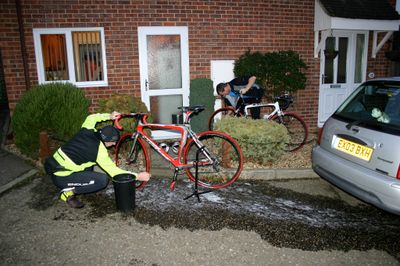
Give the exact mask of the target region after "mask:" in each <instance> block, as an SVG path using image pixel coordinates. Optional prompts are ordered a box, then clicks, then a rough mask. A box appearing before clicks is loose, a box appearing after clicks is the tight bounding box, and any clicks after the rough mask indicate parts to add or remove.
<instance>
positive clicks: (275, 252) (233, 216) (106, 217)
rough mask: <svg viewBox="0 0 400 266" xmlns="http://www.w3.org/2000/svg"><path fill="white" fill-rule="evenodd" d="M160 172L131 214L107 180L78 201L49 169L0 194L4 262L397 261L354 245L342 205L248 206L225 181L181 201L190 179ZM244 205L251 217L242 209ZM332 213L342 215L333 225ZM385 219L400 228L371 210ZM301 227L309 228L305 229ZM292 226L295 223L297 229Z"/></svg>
mask: <svg viewBox="0 0 400 266" xmlns="http://www.w3.org/2000/svg"><path fill="white" fill-rule="evenodd" d="M159 182H160V183H156V182H153V184H154V186H150V187H149V188H148V189H147V190H145V191H143V193H137V198H138V199H137V205H138V206H137V209H136V210H135V214H134V215H126V214H121V213H119V212H116V211H115V206H114V201H113V199H112V198H110V197H112V190H110V189H108V190H105V191H103V192H102V193H98V194H95V195H92V196H86V197H84V198H83V200H84V202H85V203H86V204H87V206H86V207H85V208H83V209H79V210H75V209H69V208H67V207H66V206H65V204H64V203H62V202H59V201H58V200H57V199H56V198H55V197H54V195H56V190H55V189H54V187H53V186H52V185H51V184H49V183H48V182H47V181H46V180H45V179H42V178H36V179H34V180H33V182H31V183H29V184H26V185H25V186H22V187H20V188H16V189H13V190H11V191H10V192H8V193H6V194H4V195H2V196H1V199H0V212H1V217H0V236H1V237H0V263H1V265H39V264H40V265H65V264H69V265H230V266H231V265H322V264H325V265H399V262H398V261H397V260H396V259H395V258H394V256H393V255H394V254H389V253H388V252H387V251H385V250H377V249H375V248H374V247H373V246H370V245H371V244H368V243H366V244H365V246H364V247H363V246H362V244H361V245H360V246H358V247H356V248H352V247H351V245H357V244H360V241H361V242H363V239H360V240H357V239H356V238H357V237H358V236H359V235H357V234H354V233H351V232H350V231H352V230H353V231H354V228H357V227H358V226H360V224H356V225H354V228H353V229H351V230H350V229H349V228H347V229H345V228H343V225H341V224H340V222H342V221H343V219H339V218H338V219H336V217H337V216H340V215H342V214H343V212H341V211H334V210H332V211H325V213H323V215H320V216H318V217H319V218H318V219H317V216H315V217H314V218H313V217H312V216H310V215H305V214H304V212H306V213H307V212H308V210H307V209H308V208H309V206H308V204H307V200H306V204H303V205H301V204H299V203H298V202H296V200H294V199H292V198H291V197H290V196H288V197H285V196H283V198H284V200H279V198H277V199H274V200H271V199H267V198H264V199H263V200H264V201H265V202H272V203H269V204H268V205H267V204H266V205H264V206H259V207H257V203H255V202H251V204H250V205H248V206H247V205H246V204H245V203H244V202H242V203H240V202H239V201H240V200H239V199H238V198H231V197H228V196H227V194H224V193H228V192H224V191H221V193H220V194H218V193H214V192H213V193H209V194H204V195H202V196H200V197H201V200H202V201H201V203H198V202H197V199H196V198H190V199H188V200H186V201H184V200H183V197H184V196H187V195H189V194H190V193H191V186H189V185H188V184H187V183H185V182H181V183H179V184H178V186H177V188H176V190H175V191H174V192H170V191H169V190H168V184H167V183H162V182H163V181H159ZM253 186H254V184H252V183H241V184H239V186H237V187H234V188H232V190H230V191H234V190H236V192H235V193H236V194H237V193H240V191H244V190H246V193H244V194H246V195H247V196H246V197H248V200H250V199H251V198H252V195H254V197H258V196H256V194H257V193H259V192H257V189H254V188H255V187H253ZM282 195H284V193H283V194H282ZM253 200H254V199H253ZM228 201H231V202H233V203H234V204H230V203H227V202H228ZM235 202H236V203H235ZM235 204H236V205H235ZM237 204H238V205H237ZM240 204H242V205H240ZM224 205H225V206H226V208H224ZM233 205H235V206H239V207H240V208H236V209H235V208H234V207H232V206H233ZM259 205H263V204H259ZM297 205H298V206H297ZM213 206H214V207H215V208H213ZM251 206H252V207H251ZM265 206H268V207H267V209H268V210H269V211H268V210H265V208H266V207H265ZM299 206H300V207H299ZM250 207H251V208H250ZM247 208H250V210H247ZM280 208H289V209H287V210H286V209H285V210H286V212H288V211H290V212H291V211H294V210H296V212H293V213H291V214H292V217H293V219H297V222H296V223H289V222H288V221H287V217H278V218H276V217H272V216H273V215H274V214H275V215H276V213H278V211H277V210H278V209H280ZM321 208H322V207H321ZM346 208H353V207H351V206H346ZM357 208H358V207H357ZM363 208H364V207H363ZM205 209H207V210H208V209H212V210H211V211H210V212H205V211H204V210H205ZM322 209H326V206H325V207H323V208H322ZM261 210H264V214H263V211H261ZM366 210H367V211H371V210H370V209H369V208H367V209H366ZM318 211H320V210H319V209H318V208H317V210H316V212H318ZM251 212H253V213H251ZM171 213H172V214H171ZM174 213H175V214H176V215H173V214H174ZM268 213H269V214H271V215H272V216H269V217H267V218H265V217H264V218H263V221H264V224H263V226H261V227H260V226H258V227H257V225H256V223H257V222H258V221H261V220H258V218H254V217H260V216H266V215H267V214H268ZM246 215H248V216H249V217H250V219H252V221H248V220H246V219H244V220H243V219H241V218H240V217H242V216H246ZM329 216H331V218H332V219H329ZM307 217H308V218H307ZM310 217H311V218H310ZM360 217H361V216H359V217H358V218H357V216H356V217H355V218H354V217H350V216H346V217H345V219H344V220H345V221H346V219H354V220H357V221H358V222H360V221H359V218H360ZM265 219H266V220H265ZM265 221H267V222H265ZM327 221H336V223H331V224H330V225H328V229H327V226H326V222H327ZM347 221H348V220H347ZM361 222H362V221H361ZM364 222H368V221H367V220H365V221H364ZM379 222H384V223H386V226H391V227H393V228H394V229H395V231H396V230H397V231H396V232H397V233H398V230H399V228H400V226H399V222H396V219H393V217H391V216H387V217H386V218H384V219H383V221H377V220H374V219H372V220H371V221H370V222H369V223H379ZM235 224H238V226H236V227H235ZM296 224H298V225H299V226H296ZM239 225H240V226H239ZM262 228H264V229H265V230H263V229H262ZM310 228H311V229H312V230H314V232H315V234H316V235H317V234H319V233H321V232H322V231H321V230H320V229H321V228H325V229H327V230H328V231H327V232H328V233H334V234H336V235H339V237H336V238H335V237H334V236H333V235H332V237H331V238H332V239H336V240H335V241H330V240H329V238H330V237H329V236H324V237H323V238H322V240H319V242H320V243H313V241H312V237H311V236H310V235H312V233H310V232H313V231H312V230H311V231H310ZM368 228H370V227H368ZM303 229H307V230H306V231H304V234H303V233H301V230H303ZM329 230H331V231H329ZM346 230H347V231H346ZM372 230H375V229H372ZM287 232H289V234H288V233H287ZM290 232H293V233H294V234H293V236H294V237H293V238H290ZM295 232H299V233H298V235H296V234H297V233H295ZM371 233H372V234H373V233H374V232H371ZM307 235H308V236H307ZM345 236H347V237H348V238H350V239H348V240H346V237H345ZM397 236H398V234H397ZM296 238H297V239H296ZM279 239H281V241H280V240H279ZM396 239H397V238H396ZM340 241H343V247H340ZM346 241H348V242H346ZM302 242H304V243H302ZM316 242H318V241H316ZM325 242H326V243H325ZM338 242H339V243H338ZM395 244H396V243H393V245H395ZM397 245H398V242H397ZM377 247H378V248H379V246H377ZM355 249H357V250H355ZM392 253H393V250H392Z"/></svg>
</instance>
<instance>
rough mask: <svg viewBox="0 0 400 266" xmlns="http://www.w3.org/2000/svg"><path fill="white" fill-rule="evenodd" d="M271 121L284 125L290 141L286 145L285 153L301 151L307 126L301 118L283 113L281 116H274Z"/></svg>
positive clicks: (306, 136)
mask: <svg viewBox="0 0 400 266" xmlns="http://www.w3.org/2000/svg"><path fill="white" fill-rule="evenodd" d="M272 120H273V121H275V122H277V123H279V124H283V125H285V127H286V129H287V131H288V133H289V137H290V140H289V142H288V143H286V147H285V151H288V152H294V151H297V150H299V149H301V148H302V147H303V146H304V144H305V143H306V141H307V138H308V128H307V124H306V123H305V122H304V120H303V118H301V117H300V116H299V115H297V114H295V113H290V112H288V113H283V115H282V116H278V115H275V116H274V117H273V118H272Z"/></svg>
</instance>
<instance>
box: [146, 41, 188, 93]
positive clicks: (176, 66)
mask: <svg viewBox="0 0 400 266" xmlns="http://www.w3.org/2000/svg"><path fill="white" fill-rule="evenodd" d="M147 60H148V66H149V69H148V73H149V88H150V89H151V90H158V89H177V88H182V76H181V73H182V71H181V69H182V68H181V43H180V36H179V35H149V36H147Z"/></svg>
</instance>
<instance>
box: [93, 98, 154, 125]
mask: <svg viewBox="0 0 400 266" xmlns="http://www.w3.org/2000/svg"><path fill="white" fill-rule="evenodd" d="M96 111H97V112H98V113H111V112H113V111H117V112H120V113H122V114H124V113H149V111H148V109H147V107H146V105H145V104H144V103H143V102H142V100H141V99H140V98H138V97H133V96H131V95H126V94H113V95H111V96H110V97H108V98H106V99H102V100H100V101H99V105H98V108H97V110H96ZM148 121H149V122H151V121H152V117H151V115H150V113H149V118H148ZM106 124H110V122H109V121H107V122H102V123H99V124H98V125H97V127H98V128H100V127H103V126H105V125H106ZM132 125H133V122H132V119H122V120H121V126H122V127H123V129H124V131H132V130H133V128H132Z"/></svg>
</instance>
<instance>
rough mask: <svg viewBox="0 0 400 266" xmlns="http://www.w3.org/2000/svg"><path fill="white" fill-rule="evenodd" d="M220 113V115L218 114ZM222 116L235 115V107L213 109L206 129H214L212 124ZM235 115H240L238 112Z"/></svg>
mask: <svg viewBox="0 0 400 266" xmlns="http://www.w3.org/2000/svg"><path fill="white" fill-rule="evenodd" d="M220 115H221V116H220ZM224 116H232V117H233V116H235V109H234V108H233V107H222V108H219V109H217V110H215V111H214V113H212V115H211V116H210V118H209V119H208V129H209V130H214V124H215V123H216V122H217V121H218V120H221V119H223V117H224ZM237 116H240V114H238V115H237Z"/></svg>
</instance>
